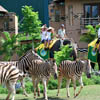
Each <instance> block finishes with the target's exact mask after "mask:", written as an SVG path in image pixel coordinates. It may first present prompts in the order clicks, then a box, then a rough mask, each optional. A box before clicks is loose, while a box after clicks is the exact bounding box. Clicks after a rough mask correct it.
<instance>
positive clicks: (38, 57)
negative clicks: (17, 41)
mask: <svg viewBox="0 0 100 100" xmlns="http://www.w3.org/2000/svg"><path fill="white" fill-rule="evenodd" d="M32 53H33V55H35V56H37V57H38V58H39V59H41V60H42V61H45V60H44V59H43V58H42V57H40V56H39V55H38V54H37V53H35V52H34V50H32Z"/></svg>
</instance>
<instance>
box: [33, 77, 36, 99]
mask: <svg viewBox="0 0 100 100" xmlns="http://www.w3.org/2000/svg"><path fill="white" fill-rule="evenodd" d="M32 81H33V87H34V98H36V80H35V78H34V77H32Z"/></svg>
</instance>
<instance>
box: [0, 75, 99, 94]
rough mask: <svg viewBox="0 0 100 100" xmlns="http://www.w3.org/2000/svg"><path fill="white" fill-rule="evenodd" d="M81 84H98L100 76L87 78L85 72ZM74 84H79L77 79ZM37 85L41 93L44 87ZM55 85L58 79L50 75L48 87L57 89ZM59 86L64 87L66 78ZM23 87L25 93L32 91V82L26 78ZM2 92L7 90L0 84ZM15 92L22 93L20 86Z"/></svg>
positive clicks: (0, 91)
mask: <svg viewBox="0 0 100 100" xmlns="http://www.w3.org/2000/svg"><path fill="white" fill-rule="evenodd" d="M83 84H84V85H85V86H87V85H94V84H100V76H95V75H92V78H90V79H89V78H87V77H86V75H85V74H83ZM76 85H77V86H80V84H79V82H78V81H77V82H76ZM39 87H40V92H41V93H43V89H44V87H43V84H42V83H40V84H39ZM57 87H58V80H54V79H53V77H51V78H50V80H49V82H48V89H49V90H53V89H57ZM70 87H73V84H72V82H71V84H70ZM61 88H66V79H63V80H62V85H61ZM25 89H26V91H27V93H32V92H33V91H34V88H33V84H32V82H30V81H29V80H28V81H27V80H26V83H25ZM3 93H5V94H7V93H8V91H7V89H6V88H5V87H2V86H0V94H3ZM16 93H17V94H22V93H23V90H22V88H19V89H17V90H16Z"/></svg>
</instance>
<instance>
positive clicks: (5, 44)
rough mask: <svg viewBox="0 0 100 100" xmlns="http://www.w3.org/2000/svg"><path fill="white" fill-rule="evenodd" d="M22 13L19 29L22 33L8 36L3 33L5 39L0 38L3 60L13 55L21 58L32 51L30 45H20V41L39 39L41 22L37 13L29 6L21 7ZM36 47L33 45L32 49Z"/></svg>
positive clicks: (0, 50)
mask: <svg viewBox="0 0 100 100" xmlns="http://www.w3.org/2000/svg"><path fill="white" fill-rule="evenodd" d="M22 13H23V15H24V20H23V23H22V24H21V28H22V29H23V32H24V33H19V34H18V35H16V34H13V36H10V33H8V32H4V36H5V37H1V39H0V40H1V47H0V55H4V57H3V60H6V61H9V60H10V59H11V57H12V55H13V54H14V53H17V54H18V55H19V56H22V55H23V54H24V53H25V52H27V51H28V50H29V49H32V45H33V44H32V43H30V44H24V45H21V44H20V41H22V40H33V41H34V40H35V39H39V40H40V39H41V37H40V27H41V21H40V20H39V17H38V13H37V12H34V11H33V8H32V7H31V6H23V8H22ZM38 45H39V43H34V47H36V46H38Z"/></svg>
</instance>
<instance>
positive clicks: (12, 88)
mask: <svg viewBox="0 0 100 100" xmlns="http://www.w3.org/2000/svg"><path fill="white" fill-rule="evenodd" d="M15 84H16V82H9V83H7V84H6V87H7V88H8V91H9V94H8V96H7V98H6V100H9V97H10V95H11V93H12V95H13V96H12V99H11V100H15V94H16V90H15Z"/></svg>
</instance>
